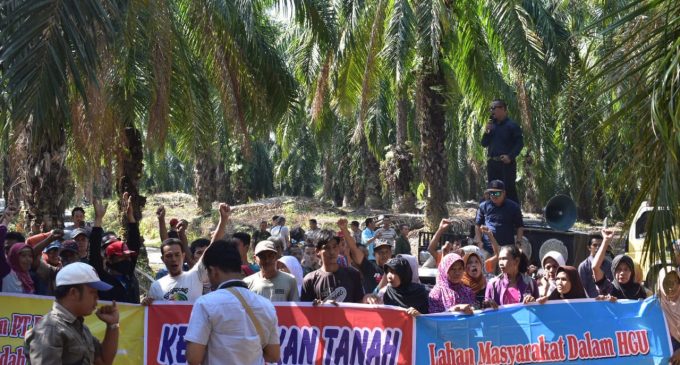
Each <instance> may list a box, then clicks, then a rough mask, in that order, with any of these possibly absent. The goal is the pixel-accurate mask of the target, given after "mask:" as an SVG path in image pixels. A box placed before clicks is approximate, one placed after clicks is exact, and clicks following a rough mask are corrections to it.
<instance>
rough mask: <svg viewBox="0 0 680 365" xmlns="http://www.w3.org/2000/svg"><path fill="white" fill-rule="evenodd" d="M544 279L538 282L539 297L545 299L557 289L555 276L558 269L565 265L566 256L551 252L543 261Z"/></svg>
mask: <svg viewBox="0 0 680 365" xmlns="http://www.w3.org/2000/svg"><path fill="white" fill-rule="evenodd" d="M541 265H542V266H543V277H541V279H540V280H539V281H538V295H539V296H541V297H545V296H548V295H550V294H551V293H552V292H553V291H554V290H555V288H556V286H555V275H557V269H559V268H560V267H562V266H564V265H565V260H564V256H562V254H561V253H559V252H557V251H549V252H547V253H546V254H545V255H544V256H543V259H542V260H541Z"/></svg>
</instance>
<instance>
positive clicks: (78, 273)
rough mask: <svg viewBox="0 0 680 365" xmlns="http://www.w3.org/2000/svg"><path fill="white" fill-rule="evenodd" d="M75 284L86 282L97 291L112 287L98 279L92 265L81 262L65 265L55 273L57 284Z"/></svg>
mask: <svg viewBox="0 0 680 365" xmlns="http://www.w3.org/2000/svg"><path fill="white" fill-rule="evenodd" d="M77 284H87V286H89V287H92V288H94V289H97V290H99V291H107V290H111V288H113V286H111V285H109V284H107V283H105V282H103V281H101V280H100V279H99V275H97V271H96V270H95V269H94V267H92V266H90V265H88V264H85V263H82V262H74V263H72V264H69V265H66V266H64V267H63V268H62V269H61V270H59V272H58V273H57V286H62V285H77Z"/></svg>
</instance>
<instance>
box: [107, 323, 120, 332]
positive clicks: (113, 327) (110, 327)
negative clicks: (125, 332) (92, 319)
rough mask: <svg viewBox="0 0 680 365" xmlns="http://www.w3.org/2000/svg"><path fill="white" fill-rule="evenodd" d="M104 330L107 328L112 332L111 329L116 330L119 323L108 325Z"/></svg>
mask: <svg viewBox="0 0 680 365" xmlns="http://www.w3.org/2000/svg"><path fill="white" fill-rule="evenodd" d="M106 328H107V329H110V330H113V329H116V328H120V323H114V324H110V325H108V326H106Z"/></svg>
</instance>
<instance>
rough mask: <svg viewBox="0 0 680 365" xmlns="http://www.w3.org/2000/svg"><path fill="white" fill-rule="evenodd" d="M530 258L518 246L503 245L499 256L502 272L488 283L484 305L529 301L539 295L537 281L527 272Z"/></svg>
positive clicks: (493, 306) (496, 305) (491, 305)
mask: <svg viewBox="0 0 680 365" xmlns="http://www.w3.org/2000/svg"><path fill="white" fill-rule="evenodd" d="M528 264H529V259H528V258H527V257H526V256H525V255H524V254H523V253H522V252H521V251H520V250H519V248H517V246H514V245H512V246H510V245H508V246H503V247H502V248H501V250H500V254H499V256H498V267H499V268H500V269H501V274H500V275H498V276H496V277H495V278H493V279H491V280H490V281H489V283H488V284H487V285H486V294H485V295H484V297H485V298H484V307H491V308H497V307H498V306H499V305H508V304H518V303H525V304H526V303H529V302H533V301H534V300H536V298H537V297H538V285H536V281H535V280H534V279H533V278H532V277H530V276H528V275H527V274H526V270H527V267H528Z"/></svg>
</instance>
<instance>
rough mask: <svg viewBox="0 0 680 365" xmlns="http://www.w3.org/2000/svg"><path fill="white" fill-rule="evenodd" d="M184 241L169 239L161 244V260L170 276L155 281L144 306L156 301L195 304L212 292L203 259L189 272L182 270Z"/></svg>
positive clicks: (144, 301)
mask: <svg viewBox="0 0 680 365" xmlns="http://www.w3.org/2000/svg"><path fill="white" fill-rule="evenodd" d="M183 247H184V246H183V245H182V241H181V240H179V239H177V238H168V239H167V240H165V241H163V243H162V244H161V260H163V263H164V264H165V267H166V269H167V270H168V275H165V276H164V277H162V278H160V279H158V280H156V281H154V282H153V283H152V284H151V288H150V289H149V295H148V296H147V297H146V298H144V300H142V305H150V304H151V303H153V301H154V300H170V301H181V302H189V303H193V302H195V301H196V299H198V297H200V296H201V295H203V293H207V292H209V291H210V281H209V280H208V272H207V271H206V269H205V266H204V265H203V262H202V260H201V259H199V260H198V262H197V263H196V264H195V265H194V266H193V267H192V268H191V270H189V271H184V270H183V269H182V267H183V264H184V255H185V253H184V249H183Z"/></svg>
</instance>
